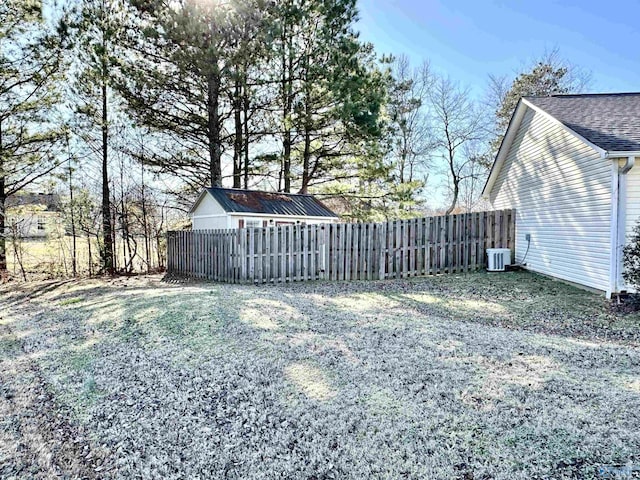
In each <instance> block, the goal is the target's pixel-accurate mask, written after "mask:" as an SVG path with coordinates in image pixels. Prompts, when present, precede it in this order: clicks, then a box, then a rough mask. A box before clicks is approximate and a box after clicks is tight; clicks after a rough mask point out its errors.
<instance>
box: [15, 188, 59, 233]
mask: <svg viewBox="0 0 640 480" xmlns="http://www.w3.org/2000/svg"><path fill="white" fill-rule="evenodd" d="M5 208H6V212H7V220H6V222H5V231H6V233H7V234H8V235H15V236H16V237H19V238H45V237H46V236H47V234H48V233H50V232H51V231H53V230H56V229H57V228H61V225H62V214H61V201H60V195H57V194H55V193H19V194H16V195H11V196H9V197H7V199H6V201H5Z"/></svg>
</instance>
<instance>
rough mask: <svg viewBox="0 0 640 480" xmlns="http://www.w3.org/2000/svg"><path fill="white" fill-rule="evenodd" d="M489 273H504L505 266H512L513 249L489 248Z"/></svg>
mask: <svg viewBox="0 0 640 480" xmlns="http://www.w3.org/2000/svg"><path fill="white" fill-rule="evenodd" d="M487 260H488V262H487V263H488V266H487V271H488V272H504V270H505V266H507V265H511V249H509V248H487Z"/></svg>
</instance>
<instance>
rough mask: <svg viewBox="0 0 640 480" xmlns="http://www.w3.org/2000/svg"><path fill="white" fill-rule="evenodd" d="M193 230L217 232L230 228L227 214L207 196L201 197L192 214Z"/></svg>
mask: <svg viewBox="0 0 640 480" xmlns="http://www.w3.org/2000/svg"><path fill="white" fill-rule="evenodd" d="M191 219H192V226H191V228H192V229H193V230H210V229H213V230H218V229H225V228H232V226H231V220H230V217H229V215H228V214H227V212H225V211H224V209H223V208H222V207H221V206H220V204H219V203H218V202H217V201H216V200H215V199H214V198H213V197H212V196H211V195H209V194H206V195H203V197H202V199H201V200H200V203H198V205H196V208H195V210H194V211H193V214H192V217H191Z"/></svg>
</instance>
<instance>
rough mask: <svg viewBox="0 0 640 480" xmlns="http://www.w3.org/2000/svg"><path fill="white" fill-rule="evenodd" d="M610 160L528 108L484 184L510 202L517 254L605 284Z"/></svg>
mask: <svg viewBox="0 0 640 480" xmlns="http://www.w3.org/2000/svg"><path fill="white" fill-rule="evenodd" d="M611 183H612V166H611V161H610V160H606V159H603V158H601V157H600V154H599V153H598V152H596V151H595V150H593V149H592V148H591V147H589V146H588V145H585V144H584V143H583V142H581V141H580V140H579V139H577V138H576V137H574V136H573V135H571V134H570V133H568V132H566V131H565V130H564V129H563V128H562V127H561V126H559V125H557V124H556V123H555V122H553V121H551V120H549V119H548V118H546V117H545V116H544V115H543V114H540V113H537V112H534V111H533V110H532V109H527V111H526V113H525V115H524V117H523V119H522V123H521V125H520V128H519V129H518V131H517V133H516V136H515V138H514V141H513V144H512V145H511V148H510V151H509V153H508V155H507V158H506V159H505V162H504V165H503V167H502V169H501V170H500V172H499V175H498V178H497V179H496V183H495V185H494V186H493V188H492V190H491V195H490V201H491V203H492V205H493V207H494V208H496V209H503V208H515V209H516V261H518V262H521V261H522V259H523V256H524V254H525V252H526V249H527V241H526V240H525V235H526V234H527V233H529V234H531V247H530V249H529V253H528V254H527V258H526V260H525V262H526V264H527V268H529V269H530V270H533V271H537V272H540V273H544V274H547V275H551V276H554V277H558V278H562V279H564V280H568V281H571V282H575V283H578V284H581V285H585V286H588V287H593V288H597V289H600V290H605V291H606V290H608V289H609V287H610V284H609V282H610V280H609V264H610V252H611V248H610V243H611V238H610V224H611V212H612V205H611V196H612V195H611V190H612V185H611Z"/></svg>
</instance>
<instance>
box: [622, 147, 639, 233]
mask: <svg viewBox="0 0 640 480" xmlns="http://www.w3.org/2000/svg"><path fill="white" fill-rule="evenodd" d="M626 204H627V208H626V215H625V238H626V239H627V240H628V239H629V237H630V236H631V235H632V234H633V227H634V226H635V225H636V223H637V222H638V220H640V167H639V166H638V159H636V166H635V167H633V168H632V169H631V170H629V173H627V201H626Z"/></svg>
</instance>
